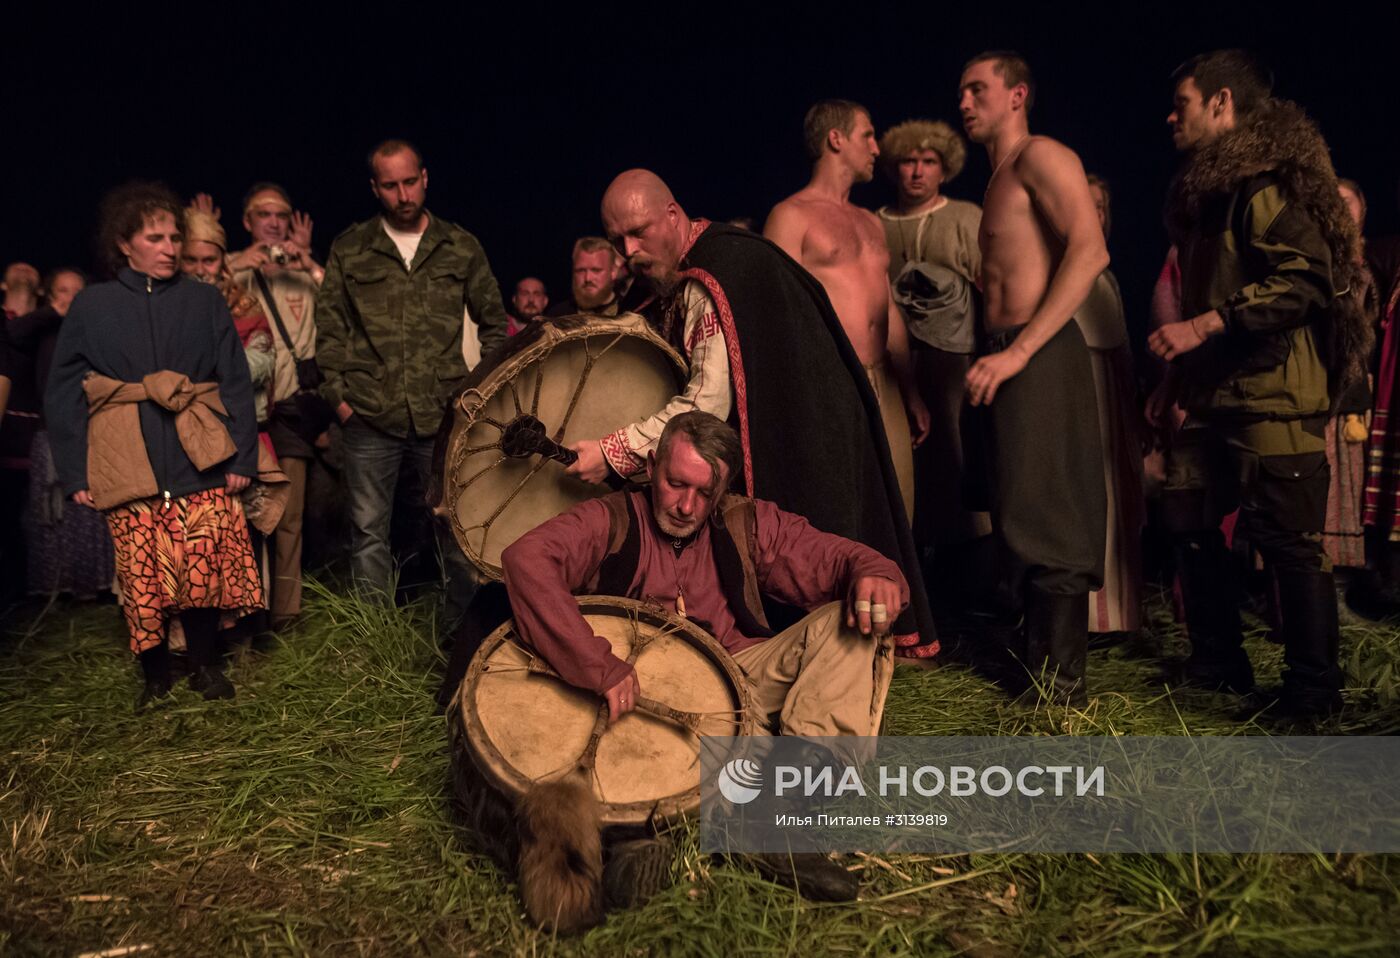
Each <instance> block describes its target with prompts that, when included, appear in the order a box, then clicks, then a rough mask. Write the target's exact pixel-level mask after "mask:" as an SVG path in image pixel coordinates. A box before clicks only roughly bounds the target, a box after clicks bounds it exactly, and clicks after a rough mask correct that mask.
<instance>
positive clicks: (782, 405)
mask: <svg viewBox="0 0 1400 958" xmlns="http://www.w3.org/2000/svg"><path fill="white" fill-rule="evenodd" d="M680 268H681V276H682V277H684V278H688V279H694V280H696V281H698V282H700V283H701V284H702V285H703V286H704V287H705V289H706V290H707V291H708V292H709V294H710V296H711V298H713V299H714V301H715V306H716V308H717V309H718V311H719V320H720V325H721V327H722V328H723V330H724V333H725V338H726V339H727V340H728V345H729V372H730V382H731V388H732V395H733V399H734V405H733V411H732V412H731V414H730V419H731V422H732V423H733V424H734V425H735V426H736V427H737V428H738V430H739V438H740V441H741V443H742V445H743V452H744V477H743V478H744V489H745V492H746V493H747V494H748V495H750V496H753V497H754V498H758V499H768V500H771V501H772V502H775V503H777V505H778V507H779V508H781V509H784V510H786V511H788V512H793V513H796V514H797V515H800V516H805V517H806V518H807V519H808V521H810V522H811V523H812V525H814V526H816V527H817V528H818V529H821V530H822V531H823V532H830V533H832V534H834V535H839V536H845V537H846V538H848V539H853V540H855V541H856V542H861V543H864V544H865V545H868V546H870V547H871V548H873V549H875V550H877V551H878V552H880V553H881V554H882V555H884V556H886V557H888V558H890V559H892V560H894V561H895V562H896V563H898V565H899V567H900V569H901V570H902V571H903V572H904V577H905V579H907V580H908V582H909V599H910V602H909V608H908V610H906V612H905V614H904V615H902V616H901V617H900V618H899V619H898V620H897V621H896V623H895V628H894V631H895V633H896V634H899V635H905V634H909V633H913V632H918V633H919V638H920V641H921V642H923V643H929V642H933V641H935V638H936V635H937V632H936V631H935V629H934V624H933V615H932V613H931V612H930V609H929V603H928V596H927V595H926V594H925V592H924V580H923V576H922V574H921V572H920V569H919V560H918V552H917V551H916V550H915V547H914V537H913V534H912V533H911V532H910V528H909V519H908V517H907V516H906V515H905V513H904V504H903V500H902V499H901V497H900V492H899V482H898V479H897V478H896V477H895V472H894V464H893V461H892V460H891V458H890V448H889V443H888V442H887V440H886V438H885V429H884V426H883V425H882V420H881V417H880V407H879V404H878V403H877V401H876V399H875V394H874V392H873V391H872V390H871V388H870V383H869V381H868V380H867V379H866V375H865V370H864V368H863V367H862V366H861V363H860V360H859V359H858V358H857V357H856V353H855V350H854V349H853V348H852V347H851V343H850V340H849V339H848V338H847V336H846V332H845V330H844V329H843V328H842V326H841V321H840V320H839V319H837V318H836V312H835V311H834V310H833V309H832V307H831V301H830V300H829V299H828V298H827V295H826V290H825V289H823V288H822V285H821V283H819V282H817V280H816V279H815V278H814V277H813V276H812V275H811V274H810V273H808V272H807V271H806V270H805V269H803V268H802V267H801V266H799V265H798V264H797V262H796V261H794V260H793V259H792V257H790V256H788V255H787V254H786V253H784V252H783V251H782V250H781V249H779V248H778V247H777V246H776V245H774V244H773V243H771V242H770V241H768V240H767V239H764V238H763V237H762V236H760V235H759V234H757V233H753V232H750V231H748V230H742V229H738V228H736V227H732V226H725V225H720V224H714V223H712V224H709V225H708V226H707V227H705V228H704V230H703V232H701V233H700V235H699V236H698V237H697V238H696V239H695V241H694V243H693V244H692V245H691V247H690V250H689V251H688V252H687V253H686V254H685V255H684V256H683V257H682V259H681V262H680Z"/></svg>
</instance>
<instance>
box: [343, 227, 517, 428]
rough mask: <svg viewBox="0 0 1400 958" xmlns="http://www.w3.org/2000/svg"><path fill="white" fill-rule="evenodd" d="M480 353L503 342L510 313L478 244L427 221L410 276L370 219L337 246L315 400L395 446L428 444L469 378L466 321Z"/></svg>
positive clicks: (468, 236)
mask: <svg viewBox="0 0 1400 958" xmlns="http://www.w3.org/2000/svg"><path fill="white" fill-rule="evenodd" d="M466 316H470V317H471V320H472V321H474V322H475V323H476V324H477V326H478V327H479V330H480V340H481V353H482V355H483V356H485V355H486V354H488V353H490V352H491V351H492V350H493V349H495V348H496V347H497V346H498V345H500V344H501V343H502V342H504V341H505V334H506V312H505V308H504V307H503V306H502V305H501V293H500V289H499V287H498V286H497V285H496V278H495V277H494V276H493V275H492V274H491V267H490V264H489V263H487V261H486V253H485V252H484V251H483V250H482V248H481V244H480V243H479V242H477V239H476V237H474V236H472V235H471V234H470V233H468V232H467V231H466V230H464V229H462V228H461V227H459V226H456V225H454V224H452V223H449V222H447V221H446V220H443V219H439V218H438V217H436V216H433V217H431V218H430V219H429V221H428V228H427V229H426V230H425V231H424V232H423V239H422V241H421V243H420V245H419V247H418V252H417V253H416V254H415V255H414V257H413V264H412V266H411V267H405V266H404V262H403V258H402V257H401V256H400V255H399V251H398V249H397V248H396V247H395V246H394V243H393V240H391V239H390V238H389V236H388V234H387V233H385V232H384V227H383V225H382V220H381V219H380V218H379V217H378V216H376V217H374V218H373V219H370V220H367V221H365V222H363V223H359V224H357V225H355V226H352V227H350V228H349V229H348V230H346V231H345V232H344V233H341V234H340V235H339V236H337V237H336V238H335V242H334V243H333V244H332V245H331V254H330V259H329V261H328V262H327V264H326V278H325V282H323V283H322V284H321V290H320V292H319V293H318V294H317V297H316V326H317V333H318V337H317V346H316V358H317V361H318V363H319V365H320V367H321V370H322V371H323V372H324V373H325V376H326V381H325V383H324V384H322V386H321V395H322V396H324V397H325V398H326V399H327V400H328V401H329V402H330V403H331V405H332V406H335V405H338V404H339V403H340V402H341V401H342V400H343V401H345V402H347V403H349V404H350V407H351V408H352V409H354V410H355V414H356V415H358V416H362V417H363V418H364V419H365V420H366V421H367V422H368V423H370V424H371V425H373V426H374V427H375V428H377V429H381V430H383V431H384V432H387V433H389V434H391V435H394V436H431V435H433V434H434V433H435V432H436V431H437V428H438V425H439V424H440V423H441V421H442V417H443V410H444V407H445V406H446V404H447V402H448V401H449V400H451V399H452V397H453V396H454V395H455V394H456V392H457V390H458V389H459V388H460V386H461V384H462V381H463V380H464V379H465V378H466V375H467V366H466V361H465V360H464V359H463V358H462V333H463V323H464V322H465V321H466V320H465V317H466Z"/></svg>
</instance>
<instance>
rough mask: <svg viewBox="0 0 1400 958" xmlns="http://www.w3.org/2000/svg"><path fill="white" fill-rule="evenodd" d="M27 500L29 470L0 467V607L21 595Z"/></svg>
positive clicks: (24, 579)
mask: <svg viewBox="0 0 1400 958" xmlns="http://www.w3.org/2000/svg"><path fill="white" fill-rule="evenodd" d="M28 503H29V470H27V469H11V468H0V610H3V609H4V608H5V607H6V606H8V605H10V604H11V603H12V602H18V601H19V600H20V599H23V598H24V592H25V583H26V581H27V573H28V568H27V567H28V564H29V562H28V550H27V549H26V547H25V540H24V511H25V509H26V508H27V507H28Z"/></svg>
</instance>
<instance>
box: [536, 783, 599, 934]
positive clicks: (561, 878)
mask: <svg viewBox="0 0 1400 958" xmlns="http://www.w3.org/2000/svg"><path fill="white" fill-rule="evenodd" d="M516 820H517V822H518V824H519V828H520V861H519V881H520V897H521V898H523V899H524V901H525V911H526V913H527V914H529V916H530V918H531V920H532V921H534V922H535V924H537V925H539V926H540V927H542V928H546V929H552V930H554V931H559V932H566V933H567V932H574V931H582V930H583V929H585V928H588V927H590V926H592V925H595V924H597V923H598V922H599V921H600V920H601V919H602V917H603V841H602V833H601V831H600V828H599V812H598V802H597V800H596V799H595V798H594V797H593V790H592V789H591V788H589V786H588V784H587V783H586V782H585V781H584V780H583V779H582V778H580V777H578V776H576V775H569V776H566V777H564V778H562V779H560V780H559V781H557V782H547V783H545V784H543V785H536V786H535V787H534V788H532V789H530V791H529V792H527V793H526V794H525V797H524V798H523V799H521V801H520V806H519V808H518V809H517V811H516Z"/></svg>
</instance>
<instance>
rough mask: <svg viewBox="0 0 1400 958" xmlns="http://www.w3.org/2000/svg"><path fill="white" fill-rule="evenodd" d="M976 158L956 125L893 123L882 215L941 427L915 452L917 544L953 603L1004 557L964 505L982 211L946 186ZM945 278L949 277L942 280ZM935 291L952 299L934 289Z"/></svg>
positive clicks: (893, 270) (920, 376) (916, 357)
mask: <svg viewBox="0 0 1400 958" xmlns="http://www.w3.org/2000/svg"><path fill="white" fill-rule="evenodd" d="M966 158H967V148H966V147H965V146H964V145H963V141H962V137H960V136H959V135H958V134H957V133H956V132H955V131H954V130H953V128H952V127H950V126H949V125H948V124H946V123H943V122H941V121H931V120H906V121H905V122H903V123H900V124H899V125H897V126H893V127H890V128H889V129H888V130H886V131H885V134H884V136H882V137H880V163H881V165H882V167H883V168H884V170H885V174H886V175H887V176H888V177H889V179H890V180H891V182H893V184H894V187H895V193H896V202H895V204H894V205H893V206H882V207H880V208H879V209H878V210H876V211H875V215H876V216H877V217H879V220H880V224H881V225H882V226H883V227H884V228H885V245H886V246H887V247H889V251H890V266H889V277H890V283H891V284H892V285H893V287H894V298H895V303H896V304H897V305H898V306H899V307H900V308H901V309H902V310H903V312H904V318H905V320H906V322H907V325H908V327H909V354H910V359H911V362H912V365H913V368H914V381H915V383H916V384H917V385H918V389H919V395H920V396H921V397H922V398H923V401H924V404H925V406H927V408H928V410H929V416H930V423H931V428H930V430H929V436H928V439H927V440H926V441H925V442H923V443H922V444H921V445H920V446H919V448H918V449H916V450H915V451H914V479H915V483H914V486H915V491H914V515H913V520H914V541H915V542H916V543H917V544H918V546H919V548H920V550H921V551H922V553H923V555H924V561H925V563H926V566H927V567H928V575H929V583H930V589H931V590H932V591H934V592H936V593H938V597H939V598H940V599H941V600H942V604H944V605H948V606H957V605H965V604H967V603H969V602H970V601H971V602H972V603H973V604H976V600H977V599H978V598H980V599H985V598H987V596H986V595H982V594H980V593H982V592H984V591H985V589H986V588H987V585H988V584H989V583H991V582H993V581H994V580H995V558H996V551H995V548H994V547H993V544H992V537H991V532H992V522H991V518H990V517H989V516H988V515H987V513H986V512H983V511H980V510H976V509H969V508H967V507H966V506H965V505H964V503H963V471H964V467H963V447H962V423H961V420H962V410H963V377H965V376H966V375H967V371H968V369H969V368H970V367H971V365H972V354H973V352H974V343H973V341H974V332H973V326H974V324H975V323H976V321H977V317H976V307H975V302H976V294H975V287H976V285H977V282H978V280H979V279H980V277H981V274H982V251H981V250H980V249H979V248H978V246H977V231H978V229H979V228H980V226H981V223H982V210H981V208H980V207H979V206H978V205H977V204H976V203H969V202H967V201H966V200H955V199H952V198H951V197H949V196H946V195H945V194H944V193H943V186H944V184H946V183H948V182H950V181H951V180H953V179H954V178H955V177H956V176H957V175H958V174H959V173H960V172H962V168H963V162H964V160H966ZM931 268H932V269H931ZM937 270H946V271H947V272H946V273H942V272H937ZM940 277H941V278H943V279H944V282H943V283H941V284H937V285H935V283H936V281H937V279H938V278H940ZM934 289H936V290H937V291H939V292H941V293H943V295H941V296H929V295H927V293H928V292H929V291H930V290H934ZM929 306H936V307H938V308H928V307H929Z"/></svg>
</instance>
